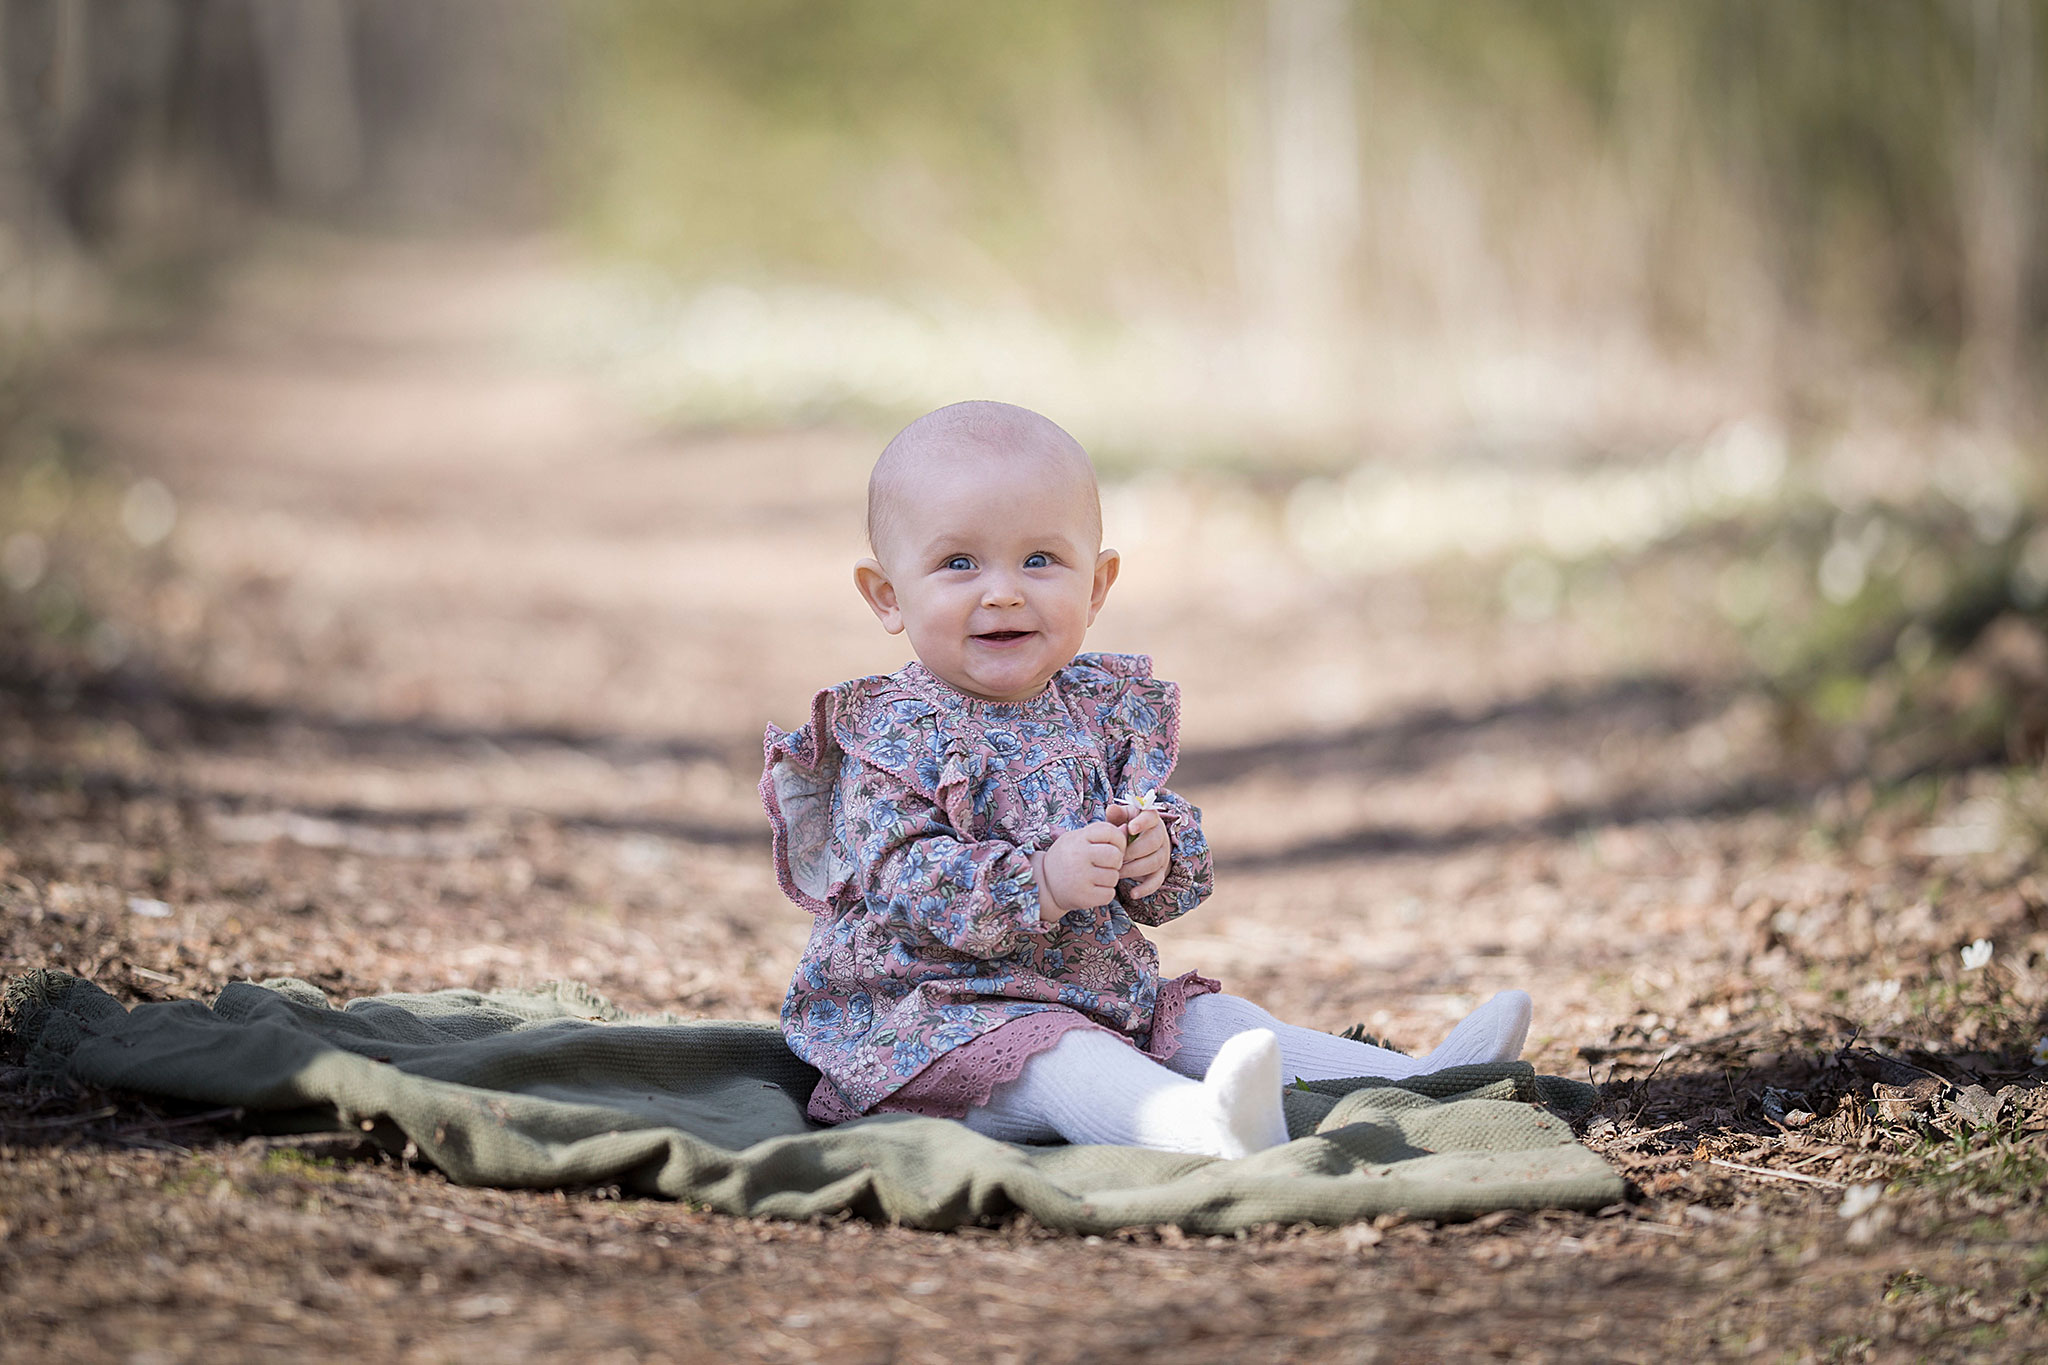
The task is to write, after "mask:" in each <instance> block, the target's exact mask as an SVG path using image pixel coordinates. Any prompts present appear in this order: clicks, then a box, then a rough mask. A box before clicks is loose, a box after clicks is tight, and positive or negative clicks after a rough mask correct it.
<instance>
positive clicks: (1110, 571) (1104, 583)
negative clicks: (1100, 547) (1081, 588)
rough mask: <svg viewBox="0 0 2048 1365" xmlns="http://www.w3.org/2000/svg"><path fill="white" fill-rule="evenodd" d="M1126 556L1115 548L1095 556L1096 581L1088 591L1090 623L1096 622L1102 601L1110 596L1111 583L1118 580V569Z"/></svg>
mask: <svg viewBox="0 0 2048 1365" xmlns="http://www.w3.org/2000/svg"><path fill="white" fill-rule="evenodd" d="M1123 562H1124V557H1123V556H1122V555H1120V554H1118V553H1117V552H1116V551H1115V550H1104V551H1103V552H1102V553H1101V554H1099V555H1097V556H1095V583H1094V586H1093V587H1092V588H1091V589H1090V590H1089V593H1088V624H1089V625H1091V626H1092V625H1094V624H1095V614H1096V613H1097V612H1099V611H1101V610H1102V603H1103V600H1104V599H1105V598H1107V597H1108V596H1109V585H1110V584H1112V583H1114V582H1116V574H1117V570H1118V569H1120V568H1122V567H1123Z"/></svg>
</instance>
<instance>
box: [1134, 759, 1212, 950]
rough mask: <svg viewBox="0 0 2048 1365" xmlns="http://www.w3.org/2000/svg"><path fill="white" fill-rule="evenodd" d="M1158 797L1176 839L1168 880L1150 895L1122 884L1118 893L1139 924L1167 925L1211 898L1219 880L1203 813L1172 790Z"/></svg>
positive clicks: (1167, 873) (1168, 830)
mask: <svg viewBox="0 0 2048 1365" xmlns="http://www.w3.org/2000/svg"><path fill="white" fill-rule="evenodd" d="M1156 800H1157V802H1158V808H1159V810H1160V812H1161V813H1162V814H1163V815H1164V816H1165V817H1166V827H1167V834H1168V837H1169V838H1171V839H1172V841H1173V856H1172V858H1171V859H1170V860H1169V861H1168V863H1167V866H1166V880H1165V881H1163V882H1161V883H1160V884H1159V889H1158V890H1157V891H1154V892H1153V893H1152V894H1151V895H1149V896H1144V897H1135V896H1132V895H1131V894H1130V893H1129V891H1128V889H1127V888H1125V887H1123V886H1119V887H1117V892H1116V895H1117V899H1118V900H1119V901H1121V902H1122V903H1123V906H1124V909H1125V910H1126V911H1128V912H1129V913H1130V916H1131V918H1132V919H1134V920H1136V921H1137V922H1138V923H1140V924H1164V923H1166V922H1167V921H1168V920H1170V919H1178V918H1180V916H1182V915H1185V914H1186V913H1187V912H1188V911H1190V910H1192V909H1194V908H1195V907H1196V906H1198V905H1200V904H1201V903H1202V902H1203V901H1205V900H1207V899H1208V898H1209V892H1210V891H1211V890H1213V889H1214V887H1215V881H1216V875H1215V867H1214V864H1213V861H1212V860H1211V858H1210V856H1209V840H1208V838H1207V837H1206V836H1205V835H1204V834H1203V833H1202V812H1201V811H1200V810H1198V809H1197V808H1196V807H1194V806H1192V805H1190V804H1189V803H1188V802H1187V801H1186V800H1184V799H1182V798H1181V797H1178V796H1175V795H1174V794H1173V793H1172V792H1169V791H1161V792H1159V793H1158V795H1157V797H1156Z"/></svg>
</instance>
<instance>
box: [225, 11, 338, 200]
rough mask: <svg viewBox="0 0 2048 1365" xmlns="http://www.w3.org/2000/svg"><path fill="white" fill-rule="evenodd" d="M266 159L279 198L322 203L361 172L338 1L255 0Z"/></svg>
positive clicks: (252, 13) (254, 12)
mask: <svg viewBox="0 0 2048 1365" xmlns="http://www.w3.org/2000/svg"><path fill="white" fill-rule="evenodd" d="M250 17H251V18H253V19H254V20H255V23H256V34H257V38H258V49H259V51H260V52H261V54H262V63H263V76H264V80H263V89H264V93H265V95H266V96H267V98H268V99H269V103H270V120H269V134H270V164H271V168H272V172H273V174H274V175H275V176H276V177H277V187H278V190H279V192H280V194H281V195H282V196H283V198H284V200H285V202H286V203H287V204H290V205H293V206H295V207H300V208H324V207H328V206H330V205H332V204H334V203H335V202H336V201H337V200H339V199H340V198H341V197H342V196H343V195H345V194H346V193H348V191H350V190H352V189H354V188H355V186H356V184H357V182H358V181H359V180H360V179H361V178H362V174H363V128H362V118H361V115H360V112H359V111H358V109H357V107H356V79H355V62H354V59H353V55H352V52H351V46H350V40H351V33H350V29H351V24H350V19H349V9H348V7H347V6H346V5H345V3H344V0H256V3H255V4H254V6H253V8H252V10H251V14H250Z"/></svg>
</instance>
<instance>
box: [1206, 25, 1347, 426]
mask: <svg viewBox="0 0 2048 1365" xmlns="http://www.w3.org/2000/svg"><path fill="white" fill-rule="evenodd" d="M1257 11H1258V22H1257V23H1256V29H1255V31H1256V32H1257V35H1258V36H1257V38H1256V39H1255V40H1253V41H1251V42H1248V43H1246V44H1245V55H1246V58H1247V59H1248V60H1249V61H1253V62H1256V63H1257V67H1256V70H1257V76H1256V77H1255V79H1254V80H1252V81H1250V82H1247V83H1246V84H1247V85H1248V86H1249V88H1250V91H1255V92H1256V95H1255V96H1254V97H1252V98H1247V99H1242V100H1241V101H1240V105H1241V107H1240V111H1239V118H1238V122H1239V124H1240V131H1239V139H1238V141H1239V151H1238V160H1239V162H1240V165H1239V168H1238V172H1237V175H1236V183H1235V197H1236V198H1237V200H1238V203H1237V204H1236V206H1235V212H1234V214H1233V216H1234V218H1235V220H1236V230H1237V231H1236V235H1237V238H1238V269H1239V276H1240V278H1241V280H1242V281H1243V284H1244V286H1245V288H1246V292H1247V294H1248V296H1249V301H1250V303H1251V311H1252V313H1253V316H1254V318H1255V319H1256V322H1257V327H1258V330H1259V331H1260V332H1262V333H1263V334H1264V335H1265V336H1266V337H1267V339H1268V345H1269V348H1270V354H1269V355H1268V357H1267V360H1268V363H1269V365H1270V367H1271V369H1270V373H1269V374H1268V376H1267V386H1268V388H1269V390H1270V391H1271V393H1272V396H1273V398H1274V399H1275V400H1276V401H1277V402H1279V403H1280V404H1281V405H1282V406H1283V407H1285V408H1287V409H1290V410H1292V411H1294V412H1295V413H1296V414H1297V415H1307V414H1308V413H1309V412H1310V411H1312V410H1313V409H1314V408H1316V407H1317V406H1319V405H1321V404H1322V403H1324V402H1326V401H1327V400H1329V399H1331V398H1333V397H1334V396H1335V393H1336V390H1337V388H1338V387H1339V380H1340V378H1341V369H1342V366H1341V356H1342V350H1343V346H1342V341H1343V336H1342V334H1343V331H1344V327H1345V323H1346V320H1347V318H1348V316H1349V310H1348V307H1347V304H1348V299H1347V297H1346V296H1347V293H1348V289H1347V285H1348V284H1349V281H1350V272H1351V266H1352V264H1353V261H1354V257H1355V254H1356V251H1357V247H1358V235H1359V218H1360V214H1359V206H1360V200H1361V198H1362V194H1361V190H1360V183H1361V177H1360V171H1359V164H1358V155H1359V153H1358V96H1357V76H1356V71H1357V54H1356V49H1355V46H1354V45H1355V43H1356V41H1357V36H1356V32H1355V28H1354V25H1353V23H1352V12H1351V4H1350V0H1261V2H1260V3H1258V4H1257ZM1253 29H1254V25H1253V24H1250V23H1246V24H1241V26H1240V30H1241V31H1250V30H1253ZM1248 93H1249V92H1248Z"/></svg>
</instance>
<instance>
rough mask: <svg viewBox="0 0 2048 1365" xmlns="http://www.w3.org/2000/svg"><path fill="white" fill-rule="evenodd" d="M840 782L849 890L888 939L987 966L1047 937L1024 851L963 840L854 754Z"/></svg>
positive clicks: (932, 808) (927, 805)
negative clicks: (850, 849)
mask: <svg viewBox="0 0 2048 1365" xmlns="http://www.w3.org/2000/svg"><path fill="white" fill-rule="evenodd" d="M841 784H842V785H841V791H842V793H843V796H842V800H843V801H844V802H845V806H844V809H843V811H842V819H843V821H844V827H845V828H846V829H847V830H849V831H852V832H853V833H854V834H855V835H856V838H857V840H858V847H857V850H856V852H855V856H854V868H853V874H852V878H851V881H852V885H853V886H854V887H855V888H857V889H858V891H859V893H860V904H861V907H862V909H863V910H864V911H865V913H866V914H868V915H869V916H871V917H872V918H874V919H875V920H876V921H877V922H879V923H880V924H881V925H882V926H883V927H884V928H885V929H886V930H887V931H888V932H889V934H890V935H891V936H892V937H894V938H897V939H901V940H904V941H906V942H909V943H913V944H919V945H935V946H938V947H941V948H944V949H947V950H949V951H951V952H955V953H961V954H964V955H966V956H968V957H972V958H983V959H986V958H999V957H1007V956H1009V955H1010V954H1012V953H1015V952H1016V951H1017V950H1018V949H1019V948H1021V947H1023V946H1024V945H1025V944H1026V943H1027V942H1031V941H1035V940H1042V939H1044V938H1045V937H1046V936H1047V935H1048V934H1049V933H1050V932H1051V930H1052V926H1051V925H1048V924H1044V923H1041V922H1040V919H1039V901H1038V885H1037V882H1036V880H1035V879H1034V878H1033V876H1032V872H1031V859H1030V854H1029V852H1028V850H1025V849H1022V848H1019V847H1017V846H1016V845H1015V844H1011V843H1007V842H1005V841H1003V840H999V839H984V840H967V839H962V838H961V837H960V836H959V834H958V832H957V831H955V830H954V829H953V827H952V826H951V825H950V824H948V823H947V820H946V816H945V814H944V812H942V811H941V810H940V809H939V808H938V806H937V805H935V804H934V803H933V802H932V801H931V800H929V799H928V798H926V797H924V796H921V795H919V794H918V793H917V792H916V791H914V790H912V789H911V788H910V787H909V786H907V785H905V784H904V783H903V782H902V781H901V780H900V779H899V778H897V777H896V776H895V775H893V774H891V773H889V772H887V771H885V770H883V769H881V768H878V767H876V766H874V765H872V764H864V763H861V762H860V760H858V759H856V758H854V757H852V756H851V755H849V756H848V757H847V758H846V760H845V767H844V770H843V771H842V773H841Z"/></svg>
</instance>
